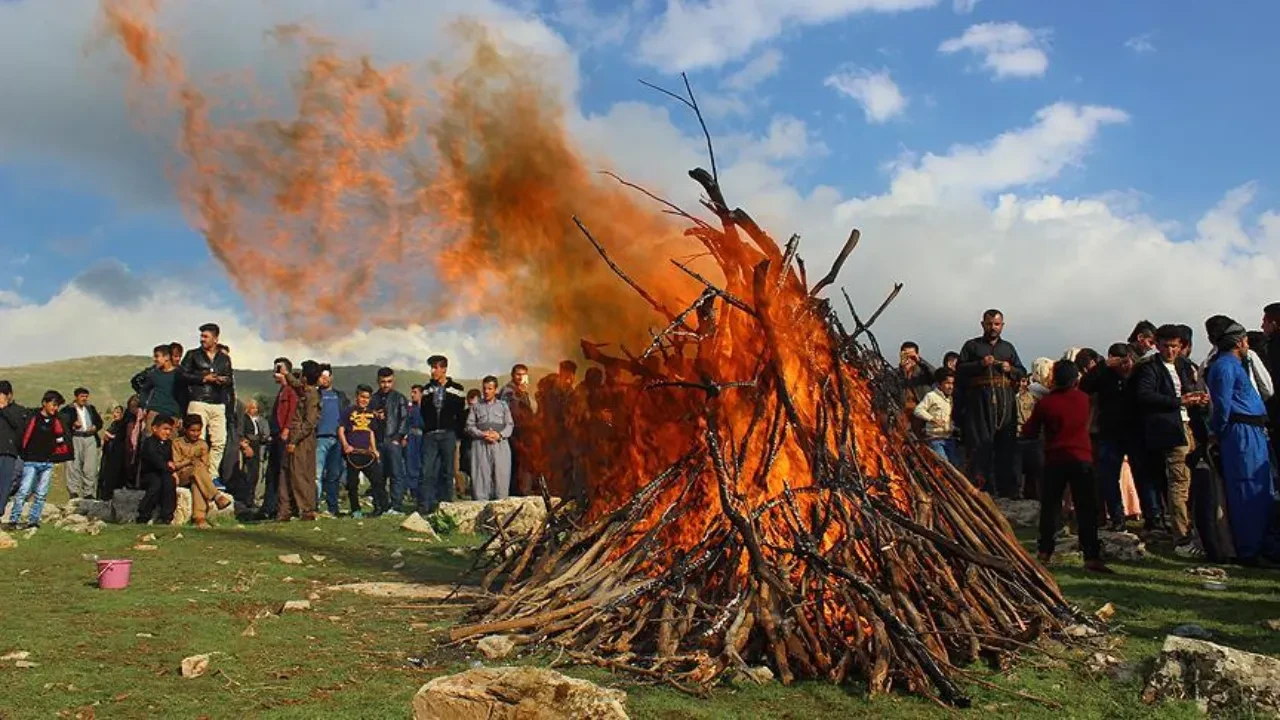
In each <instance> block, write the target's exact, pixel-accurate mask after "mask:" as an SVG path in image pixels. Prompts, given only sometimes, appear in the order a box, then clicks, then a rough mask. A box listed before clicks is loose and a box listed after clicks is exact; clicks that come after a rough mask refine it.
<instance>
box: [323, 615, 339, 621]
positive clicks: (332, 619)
mask: <svg viewBox="0 0 1280 720" xmlns="http://www.w3.org/2000/svg"><path fill="white" fill-rule="evenodd" d="M341 619H342V617H341V616H339V615H329V616H326V617H325V620H328V621H329V622H338V621H339V620H341Z"/></svg>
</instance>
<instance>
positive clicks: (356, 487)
mask: <svg viewBox="0 0 1280 720" xmlns="http://www.w3.org/2000/svg"><path fill="white" fill-rule="evenodd" d="M372 397H373V388H371V387H369V386H368V385H360V386H358V387H357V388H356V404H355V406H354V407H352V408H351V409H350V410H348V411H347V416H346V417H345V418H343V420H342V423H341V424H340V425H339V426H338V442H340V443H342V454H343V455H345V456H346V460H347V501H348V502H349V503H350V504H351V517H357V518H358V517H361V516H362V515H363V513H362V512H360V473H364V474H365V477H367V478H369V485H370V487H371V488H372V490H373V514H374V515H375V516H377V515H381V514H382V513H384V512H386V511H387V508H388V506H389V505H390V501H389V500H388V499H387V488H386V478H385V477H384V476H383V474H382V462H381V458H380V457H379V455H378V445H379V443H380V441H381V438H382V421H381V420H379V419H378V411H376V410H372V409H370V408H369V400H370V398H372Z"/></svg>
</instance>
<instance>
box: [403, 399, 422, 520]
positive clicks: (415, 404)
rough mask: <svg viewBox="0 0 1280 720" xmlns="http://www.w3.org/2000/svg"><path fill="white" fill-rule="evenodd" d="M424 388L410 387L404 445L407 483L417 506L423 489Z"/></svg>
mask: <svg viewBox="0 0 1280 720" xmlns="http://www.w3.org/2000/svg"><path fill="white" fill-rule="evenodd" d="M422 390H423V388H422V386H421V385H417V384H414V385H413V386H411V387H410V388H409V412H408V417H409V436H408V438H407V439H406V442H405V447H404V467H405V473H406V474H407V475H408V480H407V481H406V482H405V485H407V486H408V488H409V493H410V494H411V495H412V496H413V498H412V499H413V504H414V506H415V507H416V506H417V504H418V502H419V497H418V491H419V490H421V489H422Z"/></svg>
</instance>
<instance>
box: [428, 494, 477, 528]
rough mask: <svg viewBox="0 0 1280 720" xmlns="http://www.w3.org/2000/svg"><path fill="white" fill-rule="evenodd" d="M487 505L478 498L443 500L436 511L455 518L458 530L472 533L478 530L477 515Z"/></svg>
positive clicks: (454, 521)
mask: <svg viewBox="0 0 1280 720" xmlns="http://www.w3.org/2000/svg"><path fill="white" fill-rule="evenodd" d="M485 505H486V503H484V502H481V501H477V500H461V501H459V502H442V503H440V507H439V508H438V509H437V510H436V513H437V514H439V515H444V516H446V517H448V518H449V519H451V520H453V524H454V527H456V528H457V530H456V532H459V533H463V534H466V535H472V534H474V533H475V532H476V517H477V516H479V515H480V511H481V510H484V506H485Z"/></svg>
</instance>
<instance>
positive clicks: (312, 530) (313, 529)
mask: <svg viewBox="0 0 1280 720" xmlns="http://www.w3.org/2000/svg"><path fill="white" fill-rule="evenodd" d="M311 532H320V526H319V525H317V526H315V527H313V528H311Z"/></svg>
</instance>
